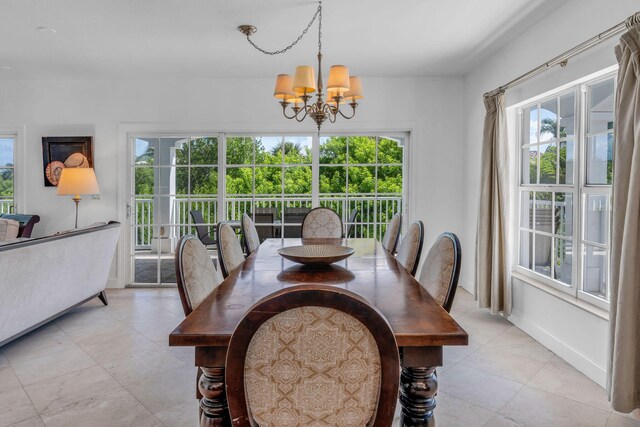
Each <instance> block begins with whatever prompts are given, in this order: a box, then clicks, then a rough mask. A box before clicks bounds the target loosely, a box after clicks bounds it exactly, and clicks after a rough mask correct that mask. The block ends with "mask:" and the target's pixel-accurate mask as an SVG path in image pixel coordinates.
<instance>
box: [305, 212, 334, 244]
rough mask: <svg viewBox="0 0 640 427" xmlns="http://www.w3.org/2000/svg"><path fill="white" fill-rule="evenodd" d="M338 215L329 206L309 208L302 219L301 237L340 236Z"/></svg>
mask: <svg viewBox="0 0 640 427" xmlns="http://www.w3.org/2000/svg"><path fill="white" fill-rule="evenodd" d="M342 230H343V228H342V220H341V219H340V215H338V214H337V213H336V212H335V211H333V210H331V209H329V208H315V209H311V210H310V211H309V212H308V213H307V215H305V217H304V219H303V220H302V238H303V239H309V238H311V239H313V238H338V239H339V238H341V237H342Z"/></svg>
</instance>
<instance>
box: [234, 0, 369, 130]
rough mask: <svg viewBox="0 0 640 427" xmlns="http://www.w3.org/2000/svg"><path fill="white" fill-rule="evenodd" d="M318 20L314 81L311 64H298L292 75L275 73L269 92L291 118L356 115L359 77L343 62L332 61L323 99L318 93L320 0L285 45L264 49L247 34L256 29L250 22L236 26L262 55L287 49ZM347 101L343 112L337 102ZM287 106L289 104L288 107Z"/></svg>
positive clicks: (321, 119) (317, 119) (332, 119)
mask: <svg viewBox="0 0 640 427" xmlns="http://www.w3.org/2000/svg"><path fill="white" fill-rule="evenodd" d="M316 19H317V20H318V80H317V82H316V79H315V76H314V70H313V67H311V66H310V65H299V66H298V67H296V72H295V75H294V76H293V78H292V77H291V75H289V74H278V77H277V78H276V87H275V90H274V92H273V96H274V97H275V98H276V99H279V100H280V105H281V106H282V114H284V116H285V117H286V118H287V119H295V120H296V121H298V122H302V121H303V120H304V119H305V118H306V117H311V118H312V119H313V121H315V122H316V124H317V125H318V132H320V126H322V123H324V122H325V120H329V121H330V122H331V123H334V122H335V121H336V118H337V117H338V115H340V116H342V117H344V118H345V119H351V118H353V117H354V116H355V115H356V107H357V106H358V102H357V100H358V99H362V97H363V96H362V82H361V80H360V77H357V76H349V69H348V68H347V67H345V66H344V65H332V66H331V68H330V70H329V80H328V81H327V97H326V99H327V100H326V102H325V98H324V94H323V93H322V89H323V86H322V2H319V4H318V9H317V10H316V13H315V14H314V15H313V18H312V19H311V21H310V22H309V24H308V25H307V28H305V29H304V31H302V34H300V36H298V38H297V39H296V40H295V41H294V42H293V43H291V44H290V45H289V46H287V47H285V48H284V49H281V50H276V51H267V50H265V49H262V48H260V47H259V46H257V45H256V44H255V43H254V42H253V41H252V40H251V36H252V35H253V34H254V33H255V32H256V31H257V28H256V27H254V26H253V25H240V26H239V27H238V30H240V32H241V33H242V34H244V35H245V36H246V37H247V41H248V42H249V43H250V44H251V45H252V46H253V47H254V48H256V49H257V50H259V51H260V52H262V53H264V54H266V55H279V54H281V53H284V52H286V51H288V50H289V49H291V48H292V47H293V46H295V45H296V44H297V43H298V42H299V41H300V40H302V38H303V37H304V36H305V34H306V33H307V31H308V30H309V28H311V25H313V23H314V22H315V20H316ZM314 92H317V93H316V95H315V96H316V99H315V100H312V99H311V98H312V95H311V94H313V93H314ZM346 103H348V104H349V106H350V107H351V111H350V112H349V113H347V114H345V113H344V112H343V111H342V110H341V107H340V106H341V105H344V104H346ZM288 107H290V108H288Z"/></svg>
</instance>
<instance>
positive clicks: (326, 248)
mask: <svg viewBox="0 0 640 427" xmlns="http://www.w3.org/2000/svg"><path fill="white" fill-rule="evenodd" d="M354 252H355V250H354V249H353V248H350V247H348V246H337V245H302V246H289V247H286V248H281V249H278V253H279V254H280V256H282V257H283V258H286V259H288V260H290V261H293V262H297V263H300V264H314V265H319V264H331V263H334V262H338V261H342V260H343V259H345V258H348V257H350V256H351V255H353V253H354Z"/></svg>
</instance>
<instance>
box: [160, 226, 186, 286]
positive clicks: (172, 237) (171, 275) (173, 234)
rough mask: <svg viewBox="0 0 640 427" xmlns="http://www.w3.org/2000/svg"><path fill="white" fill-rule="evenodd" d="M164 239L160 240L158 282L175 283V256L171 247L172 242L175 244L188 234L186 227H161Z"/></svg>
mask: <svg viewBox="0 0 640 427" xmlns="http://www.w3.org/2000/svg"><path fill="white" fill-rule="evenodd" d="M162 231H164V237H165V238H164V239H162V248H161V253H160V282H161V283H176V282H177V280H176V262H175V254H174V253H173V249H174V248H172V247H171V244H172V242H177V241H178V240H179V239H180V237H182V236H183V235H185V234H189V227H188V226H176V227H169V226H165V227H163V230H162Z"/></svg>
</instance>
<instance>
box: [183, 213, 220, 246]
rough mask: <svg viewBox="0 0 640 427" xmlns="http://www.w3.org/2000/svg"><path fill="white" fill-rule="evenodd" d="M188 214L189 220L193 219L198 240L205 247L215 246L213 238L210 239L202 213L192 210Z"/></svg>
mask: <svg viewBox="0 0 640 427" xmlns="http://www.w3.org/2000/svg"><path fill="white" fill-rule="evenodd" d="M189 213H190V214H191V218H193V225H194V226H195V227H196V233H197V234H198V239H200V241H201V242H202V244H203V245H205V246H210V245H215V244H216V240H215V238H214V237H211V234H210V232H209V226H208V225H206V224H205V222H204V218H203V217H202V212H200V211H197V210H193V211H190V212H189Z"/></svg>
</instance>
